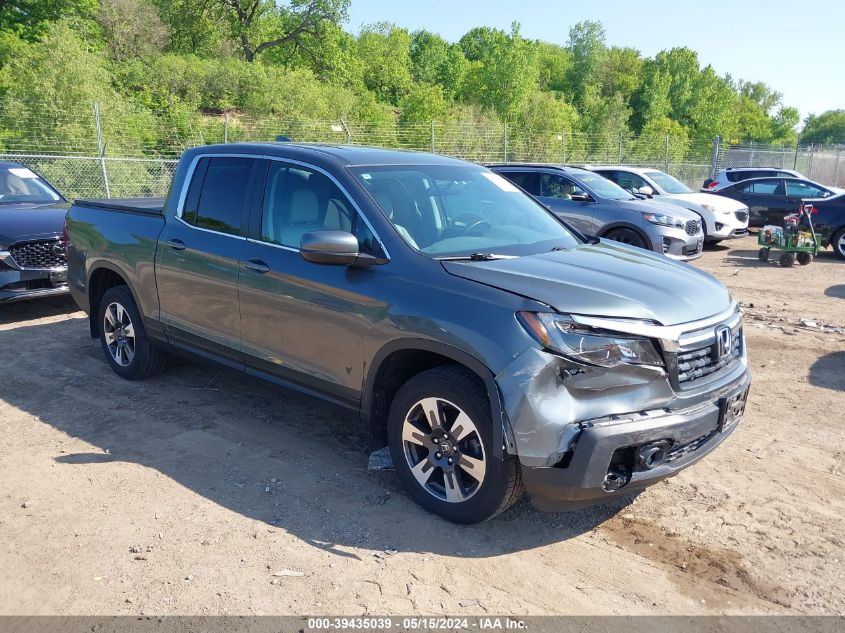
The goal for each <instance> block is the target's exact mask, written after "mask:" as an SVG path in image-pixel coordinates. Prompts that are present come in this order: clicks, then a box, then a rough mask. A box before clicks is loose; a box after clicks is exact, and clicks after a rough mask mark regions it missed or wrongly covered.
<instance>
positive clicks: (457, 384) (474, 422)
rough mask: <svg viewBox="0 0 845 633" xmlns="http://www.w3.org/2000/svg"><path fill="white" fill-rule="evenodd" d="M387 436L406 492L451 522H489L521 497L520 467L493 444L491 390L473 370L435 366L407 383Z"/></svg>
mask: <svg viewBox="0 0 845 633" xmlns="http://www.w3.org/2000/svg"><path fill="white" fill-rule="evenodd" d="M387 438H388V446H389V447H390V456H391V457H392V458H393V464H394V466H395V468H396V472H397V473H398V475H399V478H400V479H401V480H402V483H403V484H404V486H405V488H406V489H407V491H408V493H409V494H410V495H411V497H413V499H414V500H415V501H416V502H417V503H419V504H420V505H421V506H423V507H424V508H426V509H427V510H429V511H431V512H433V513H435V514H439V515H440V516H441V517H443V518H444V519H447V520H448V521H452V522H453V523H461V524H467V525H468V524H472V523H479V522H481V521H486V520H487V519H489V518H491V517H494V516H496V515H497V514H499V513H500V512H503V511H505V510H506V509H507V508H509V507H510V506H511V505H513V504H514V503H516V501H517V500H518V499H519V498H520V497H521V496H522V493H523V487H522V476H521V472H520V469H519V462H518V460H517V458H516V457H515V456H513V455H509V454H507V453H505V452H504V451H503V450H502V449H501V447H496V446H494V444H493V422H492V419H491V414H490V404H489V402H488V399H487V392H486V390H485V389H484V388H483V386H482V385H480V384H479V382H478V380H477V379H476V378H475V377H474V375H473V374H470V373H469V372H468V371H467V370H464V369H462V368H460V367H455V366H445V367H436V368H434V369H429V370H428V371H424V372H422V373H420V374H417V375H416V376H414V377H413V378H411V379H410V380H408V382H406V383H405V384H404V385H402V387H401V388H400V389H399V391H398V392H397V394H396V396H395V397H394V398H393V402H392V403H391V405H390V414H389V417H388V422H387ZM497 448H498V449H499V450H497ZM500 451H501V454H500V455H498V454H499V452H500ZM450 460H451V461H450Z"/></svg>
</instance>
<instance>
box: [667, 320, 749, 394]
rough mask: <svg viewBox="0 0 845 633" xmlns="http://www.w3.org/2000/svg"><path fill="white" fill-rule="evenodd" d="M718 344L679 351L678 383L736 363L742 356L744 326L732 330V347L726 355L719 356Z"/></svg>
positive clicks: (696, 378)
mask: <svg viewBox="0 0 845 633" xmlns="http://www.w3.org/2000/svg"><path fill="white" fill-rule="evenodd" d="M717 348H718V344H717V343H712V344H709V345H707V346H705V347H699V348H696V349H691V350H684V351H680V352H678V355H677V372H678V374H677V375H678V384H681V385H683V384H685V383H690V382H693V381H694V380H698V379H699V378H703V377H704V376H709V375H710V374H712V373H715V372H717V371H719V370H720V369H722V368H723V367H727V366H728V365H731V364H733V363H734V361H736V360H738V359H739V358H740V357H741V356H742V328H737V329H736V330H733V331H732V332H731V349H730V351H729V352H727V353H726V354H725V355H724V356H722V357H719V356H718V351H717Z"/></svg>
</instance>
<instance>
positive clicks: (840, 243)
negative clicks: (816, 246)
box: [830, 227, 845, 259]
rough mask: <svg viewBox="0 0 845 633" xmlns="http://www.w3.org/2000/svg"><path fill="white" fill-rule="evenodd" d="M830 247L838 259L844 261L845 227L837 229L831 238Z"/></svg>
mask: <svg viewBox="0 0 845 633" xmlns="http://www.w3.org/2000/svg"><path fill="white" fill-rule="evenodd" d="M830 245H831V246H832V247H833V252H834V253H835V254H836V256H837V257H838V258H839V259H845V227H843V228H841V229H839V230H838V231H837V232H836V233H835V234H834V236H833V238H831V240H830Z"/></svg>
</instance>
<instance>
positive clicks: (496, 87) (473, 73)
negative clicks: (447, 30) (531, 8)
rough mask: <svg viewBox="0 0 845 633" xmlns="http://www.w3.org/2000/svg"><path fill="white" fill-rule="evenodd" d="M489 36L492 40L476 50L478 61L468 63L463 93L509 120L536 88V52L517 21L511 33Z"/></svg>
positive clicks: (497, 33) (493, 32)
mask: <svg viewBox="0 0 845 633" xmlns="http://www.w3.org/2000/svg"><path fill="white" fill-rule="evenodd" d="M490 33H491V38H492V39H491V40H490V41H488V42H486V44H485V45H484V46H483V47H481V48H480V49H479V50H480V51H483V52H482V53H481V55H482V56H481V58H479V59H477V60H475V61H473V62H472V63H471V64H470V67H469V71H468V73H467V80H466V83H465V85H464V89H463V92H464V94H465V96H466V97H467V98H468V99H470V100H473V101H476V102H477V103H478V104H480V105H482V106H484V107H489V108H493V109H494V110H495V111H496V112H498V113H499V114H500V115H501V116H503V117H505V118H510V117H512V116H513V115H514V114H515V113H516V112H517V111H518V110H519V108H520V107H521V106H522V104H523V103H524V102H525V100H526V99H527V98H528V96H529V95H530V94H531V92H532V91H533V90H534V88H535V86H536V85H537V79H538V67H537V55H536V50H535V49H534V47H533V46H532V45H531V44H530V43H529V42H528V41H526V40H525V39H523V38H522V36H521V35H520V32H519V24H517V23H516V22H514V24H513V25H512V26H511V32H510V34H506V33H504V32H503V31H491V32H490ZM464 50H466V49H464Z"/></svg>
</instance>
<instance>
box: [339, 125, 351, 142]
mask: <svg viewBox="0 0 845 633" xmlns="http://www.w3.org/2000/svg"><path fill="white" fill-rule="evenodd" d="M340 124H341V125H342V126H343V130H344V131H345V132H346V144H347V145H352V132H350V131H349V126H348V125H346V121H344V120H343V119H341V120H340Z"/></svg>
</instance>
